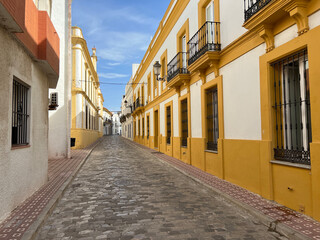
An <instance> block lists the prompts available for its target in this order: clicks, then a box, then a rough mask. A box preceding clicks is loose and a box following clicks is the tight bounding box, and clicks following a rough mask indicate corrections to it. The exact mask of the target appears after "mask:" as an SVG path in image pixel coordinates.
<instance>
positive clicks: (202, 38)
mask: <svg viewBox="0 0 320 240" xmlns="http://www.w3.org/2000/svg"><path fill="white" fill-rule="evenodd" d="M188 46H189V60H188V65H191V64H192V63H193V62H195V61H196V60H197V59H198V58H199V57H201V56H202V55H203V54H204V53H206V52H207V51H220V50H221V44H220V22H206V23H205V24H203V25H202V27H201V28H200V29H199V30H198V32H197V33H196V34H195V35H194V36H193V37H192V38H191V39H190V41H189V42H188Z"/></svg>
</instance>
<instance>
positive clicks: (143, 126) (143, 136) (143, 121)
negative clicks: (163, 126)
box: [142, 118, 144, 138]
mask: <svg viewBox="0 0 320 240" xmlns="http://www.w3.org/2000/svg"><path fill="white" fill-rule="evenodd" d="M142 137H143V138H144V118H142Z"/></svg>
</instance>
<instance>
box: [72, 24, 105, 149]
mask: <svg viewBox="0 0 320 240" xmlns="http://www.w3.org/2000/svg"><path fill="white" fill-rule="evenodd" d="M72 79H73V81H72V100H71V101H72V118H71V119H72V123H71V139H72V140H73V141H74V143H75V145H74V146H73V147H72V148H73V149H79V148H85V147H86V146H88V145H90V144H92V143H94V142H95V141H96V140H98V139H99V138H100V137H102V135H103V102H104V99H103V95H102V93H101V89H100V83H99V77H98V74H97V56H96V49H95V48H93V49H92V56H90V53H89V50H88V47H87V43H86V41H85V39H84V37H83V34H82V31H81V29H80V28H78V27H73V28H72Z"/></svg>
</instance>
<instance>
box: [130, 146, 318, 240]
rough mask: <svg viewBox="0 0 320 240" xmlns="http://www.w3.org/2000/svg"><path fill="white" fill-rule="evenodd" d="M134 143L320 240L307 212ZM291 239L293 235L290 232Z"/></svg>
mask: <svg viewBox="0 0 320 240" xmlns="http://www.w3.org/2000/svg"><path fill="white" fill-rule="evenodd" d="M128 141H130V140H128ZM130 142H131V141H130ZM132 143H133V144H135V145H136V146H139V147H140V148H142V149H144V150H146V151H148V152H149V153H151V154H154V153H156V154H154V156H156V157H157V158H159V159H161V160H163V161H165V162H167V163H169V164H170V165H172V166H174V167H175V168H176V169H178V170H180V171H182V172H184V173H185V174H187V175H189V176H190V177H192V178H194V179H195V180H198V181H200V182H202V183H204V184H206V185H208V186H209V187H211V188H212V189H214V190H215V191H216V192H218V193H220V194H221V195H223V196H224V197H226V198H228V199H229V200H231V201H233V202H234V203H236V204H238V205H241V206H242V207H244V208H246V209H247V210H249V211H250V212H251V213H254V214H256V215H259V216H261V217H262V218H264V222H265V223H268V225H269V224H270V227H271V228H273V229H274V228H277V229H278V230H279V229H281V230H282V232H285V233H286V235H291V236H295V237H298V238H299V237H300V238H303V239H314V240H320V223H319V222H317V221H315V220H313V219H311V218H309V217H307V216H306V215H303V214H301V213H298V212H295V211H293V210H291V209H289V208H286V207H284V206H282V205H279V204H276V203H274V202H271V201H268V200H266V199H264V198H262V197H260V196H259V195H257V194H254V193H252V192H250V191H248V190H246V189H244V188H241V187H239V186H236V185H234V184H232V183H230V182H227V181H225V180H222V179H220V178H218V177H215V176H213V175H211V174H209V173H206V172H204V171H202V170H200V169H198V168H196V167H194V166H191V165H189V164H186V163H184V162H182V161H180V160H178V159H176V158H173V157H170V156H168V155H165V154H163V153H159V152H157V151H155V150H153V149H150V148H148V147H146V146H143V145H141V144H138V143H135V142H132ZM289 239H291V238H290V236H289ZM295 239H296V238H295Z"/></svg>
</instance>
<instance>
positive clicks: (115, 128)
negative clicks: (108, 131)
mask: <svg viewBox="0 0 320 240" xmlns="http://www.w3.org/2000/svg"><path fill="white" fill-rule="evenodd" d="M112 135H121V122H120V112H112Z"/></svg>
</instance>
